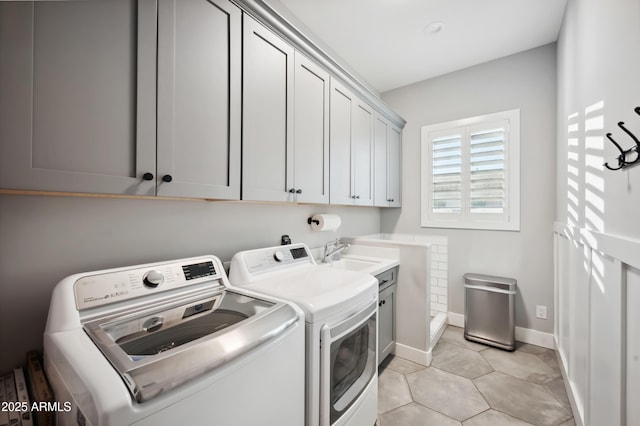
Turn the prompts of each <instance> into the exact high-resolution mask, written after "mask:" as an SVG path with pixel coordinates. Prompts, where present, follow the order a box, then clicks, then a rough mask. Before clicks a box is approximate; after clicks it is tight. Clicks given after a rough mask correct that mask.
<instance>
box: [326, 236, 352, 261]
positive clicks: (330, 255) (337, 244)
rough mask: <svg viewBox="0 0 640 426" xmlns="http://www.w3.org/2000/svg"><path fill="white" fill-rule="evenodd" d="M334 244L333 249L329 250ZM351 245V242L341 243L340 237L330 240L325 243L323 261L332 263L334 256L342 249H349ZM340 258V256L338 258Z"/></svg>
mask: <svg viewBox="0 0 640 426" xmlns="http://www.w3.org/2000/svg"><path fill="white" fill-rule="evenodd" d="M332 245H333V249H332V250H329V247H331V246H332ZM349 247H351V246H350V245H349V244H341V243H340V240H339V239H338V238H336V239H335V241H334V240H332V241H329V242H328V243H327V244H325V245H324V257H323V258H322V261H323V262H324V263H330V262H331V261H332V260H333V257H334V256H336V255H337V254H339V253H340V252H341V251H342V250H347V249H349ZM338 259H339V258H338Z"/></svg>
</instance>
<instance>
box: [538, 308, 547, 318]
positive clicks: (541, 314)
mask: <svg viewBox="0 0 640 426" xmlns="http://www.w3.org/2000/svg"><path fill="white" fill-rule="evenodd" d="M536 318H540V319H547V307H546V306H541V305H536Z"/></svg>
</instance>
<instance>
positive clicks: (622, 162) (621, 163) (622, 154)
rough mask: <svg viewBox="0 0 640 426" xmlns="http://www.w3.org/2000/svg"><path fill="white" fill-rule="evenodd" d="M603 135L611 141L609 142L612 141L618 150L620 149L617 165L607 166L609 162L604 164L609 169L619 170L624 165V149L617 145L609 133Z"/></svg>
mask: <svg viewBox="0 0 640 426" xmlns="http://www.w3.org/2000/svg"><path fill="white" fill-rule="evenodd" d="M605 136H606V137H607V139H609V140H610V141H611V143H613V144H614V145H615V146H616V148H618V151H620V155H618V167H611V166H609V163H604V166H605V167H606V168H607V169H609V170H620V169H621V168H622V167H624V163H625V161H624V150H623V149H622V147H621V146H620V145H618V143H617V142H616V141H614V140H613V138H612V137H611V133H607V134H606V135H605Z"/></svg>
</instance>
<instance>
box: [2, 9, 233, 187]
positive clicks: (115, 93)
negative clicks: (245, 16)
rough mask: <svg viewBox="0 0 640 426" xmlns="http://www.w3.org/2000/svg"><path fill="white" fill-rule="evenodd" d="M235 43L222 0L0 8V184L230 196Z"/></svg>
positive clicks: (230, 12) (230, 15)
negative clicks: (196, 88)
mask: <svg viewBox="0 0 640 426" xmlns="http://www.w3.org/2000/svg"><path fill="white" fill-rule="evenodd" d="M195 17H197V20H195ZM185 20H189V22H188V23H187V22H185ZM219 37H222V40H219V39H218V38H219ZM214 39H215V43H214V42H212V41H213V40H214ZM239 43H240V12H239V9H238V8H237V7H236V6H233V5H232V4H231V3H229V2H228V1H226V0H213V1H211V2H209V1H206V0H188V1H170V0H160V1H158V2H156V1H155V0H139V1H135V0H119V1H65V2H2V3H0V75H1V76H2V78H0V93H2V94H3V95H2V96H0V140H1V141H2V143H1V144H0V150H1V151H0V187H2V188H13V189H32V190H46V191H65V192H67V191H68V192H90V193H111V194H137V195H156V190H157V194H158V195H174V196H188V197H200V198H235V199H237V198H239V183H240V182H239V168H240V164H239V144H240V139H239V126H240V123H239V117H240V98H239V96H240V91H239V87H240V86H239V85H240V81H239V73H240V57H239V49H240V46H239ZM156 76H157V79H156ZM205 76H207V77H208V78H207V79H206V80H205ZM196 85H198V89H199V90H198V91H197V93H196V91H195V86H196ZM156 108H157V112H156ZM156 114H157V115H156ZM156 125H157V131H156ZM156 132H157V133H156ZM156 157H157V163H156ZM165 176H166V177H165ZM169 177H170V179H169ZM165 180H171V181H172V182H166V181H165ZM160 182H161V184H159V185H157V183H160ZM170 186H172V188H171V189H170Z"/></svg>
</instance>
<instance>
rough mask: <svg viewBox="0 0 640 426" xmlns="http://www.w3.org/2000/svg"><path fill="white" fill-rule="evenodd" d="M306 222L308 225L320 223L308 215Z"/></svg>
mask: <svg viewBox="0 0 640 426" xmlns="http://www.w3.org/2000/svg"><path fill="white" fill-rule="evenodd" d="M307 223H308V224H309V225H311V224H312V223H315V224H316V225H320V221H319V220H317V219H314V218H313V217H310V218H309V219H307Z"/></svg>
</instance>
